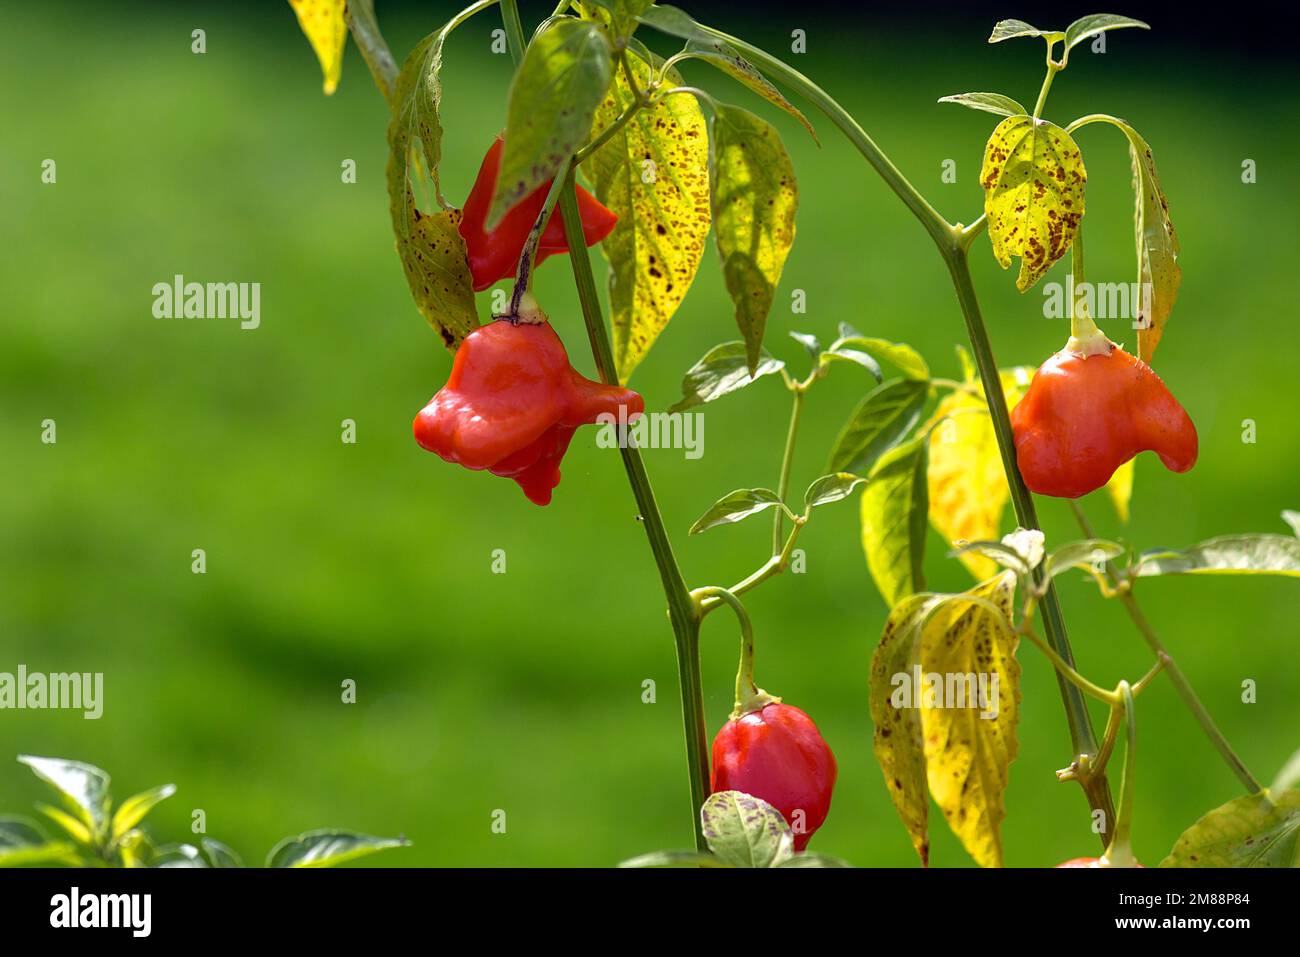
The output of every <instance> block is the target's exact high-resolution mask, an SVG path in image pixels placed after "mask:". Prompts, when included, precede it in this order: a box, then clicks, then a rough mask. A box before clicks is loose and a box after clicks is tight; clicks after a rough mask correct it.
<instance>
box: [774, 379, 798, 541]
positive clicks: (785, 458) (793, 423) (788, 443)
mask: <svg viewBox="0 0 1300 957" xmlns="http://www.w3.org/2000/svg"><path fill="white" fill-rule="evenodd" d="M792 391H793V392H794V406H793V408H792V409H791V410H790V428H789V430H788V431H787V432H786V435H785V451H784V452H783V453H782V454H781V476H780V479H779V480H778V482H777V486H776V494H777V497H778V498H779V499H781V501H782V502H784V501H785V496H786V493H787V492H788V491H789V490H790V469H791V466H793V465H794V442H795V439H796V438H797V437H798V435H799V416H800V414H801V413H802V412H803V399H804V389H803V388H802V387H801V386H798V385H796V386H795V388H794V389H793V390H792ZM784 532H785V512H784V510H783V509H779V508H778V509H777V510H776V517H775V518H774V519H773V520H772V554H773V555H780V554H781V537H782V535H783V534H784Z"/></svg>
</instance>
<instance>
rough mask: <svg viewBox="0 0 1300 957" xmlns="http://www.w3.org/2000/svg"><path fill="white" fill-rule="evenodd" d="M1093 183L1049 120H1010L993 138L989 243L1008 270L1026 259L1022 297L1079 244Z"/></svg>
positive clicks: (987, 175) (987, 174)
mask: <svg viewBox="0 0 1300 957" xmlns="http://www.w3.org/2000/svg"><path fill="white" fill-rule="evenodd" d="M1087 178H1088V177H1087V173H1086V171H1085V170H1084V168H1083V158H1082V156H1081V155H1080V153H1079V147H1078V146H1076V145H1075V143H1074V140H1072V139H1071V138H1070V134H1069V133H1067V132H1065V130H1063V129H1061V128H1060V127H1058V126H1054V125H1053V124H1051V123H1048V122H1047V121H1046V120H1035V119H1033V118H1031V117H1028V116H1012V117H1008V118H1007V119H1005V120H1003V121H1002V122H1001V123H999V124H998V127H997V129H995V130H994V131H993V135H992V136H990V137H989V141H988V145H987V146H986V147H985V150H984V165H983V167H982V168H981V170H980V185H982V186H983V187H984V212H985V213H986V214H987V215H988V221H989V239H990V241H991V242H992V244H993V255H994V256H995V257H996V258H997V261H998V263H999V264H1000V265H1001V266H1002V268H1003V269H1006V268H1008V267H1009V266H1010V265H1011V257H1012V256H1019V257H1020V275H1019V277H1018V278H1017V279H1016V288H1017V289H1019V290H1020V291H1021V292H1024V291H1025V290H1026V289H1028V288H1029V287H1031V286H1032V285H1033V284H1034V283H1036V282H1038V280H1039V279H1040V278H1041V277H1042V275H1043V273H1045V272H1047V270H1048V268H1049V267H1050V266H1051V265H1052V264H1053V263H1054V262H1056V261H1057V260H1058V259H1060V258H1061V257H1062V256H1064V255H1065V253H1066V251H1067V250H1068V249H1069V248H1070V245H1071V243H1073V242H1074V234H1075V232H1076V231H1077V230H1078V227H1079V220H1080V219H1081V218H1082V217H1083V192H1084V184H1085V183H1086V182H1087Z"/></svg>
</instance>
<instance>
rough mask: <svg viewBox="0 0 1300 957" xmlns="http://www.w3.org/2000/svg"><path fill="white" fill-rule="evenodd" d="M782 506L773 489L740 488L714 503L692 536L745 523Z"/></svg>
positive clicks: (691, 532) (694, 528) (699, 521)
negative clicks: (720, 526) (772, 508)
mask: <svg viewBox="0 0 1300 957" xmlns="http://www.w3.org/2000/svg"><path fill="white" fill-rule="evenodd" d="M780 504H781V497H780V496H779V495H777V494H776V493H775V492H773V491H772V490H771V489H768V488H739V489H736V491H734V492H731V493H730V494H728V495H725V496H723V497H722V498H720V499H718V501H716V502H714V503H713V505H711V506H710V507H709V510H708V511H707V512H705V513H704V514H703V515H701V516H700V517H699V519H698V520H697V521H696V522H695V524H694V525H692V526H691V530H690V534H691V535H698V534H699V533H700V532H706V531H708V530H709V529H711V528H716V527H717V526H719V525H730V524H733V523H735V522H743V521H744V520H745V519H747V518H749V516H751V515H757V514H758V513H759V512H762V511H765V510H766V509H769V508H771V507H772V506H773V505H780Z"/></svg>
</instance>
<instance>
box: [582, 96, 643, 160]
mask: <svg viewBox="0 0 1300 957" xmlns="http://www.w3.org/2000/svg"><path fill="white" fill-rule="evenodd" d="M645 105H646V104H645V98H644V97H637V98H636V99H635V100H633V101H632V102H631V103H629V104H628V105H627V107H626V108H624V110H623V112H622V113H620V114H619V115H618V117H617V118H616V119H615V120H614V122H613V123H610V124H609V126H607V127H605V128H604V129H603V130H601V131H600V134H599V135H598V136H597V137H596V138H595V139H594V140H592V141H591V142H590V143H588V144H587V145H586V146H584V147H583V148H582V149H580V150H578V152H577V153H575V154H574V157H573V165H574V166H579V165H581V163H582V162H583V161H584V160H586V159H587V158H588V157H590V156H591V154H592V153H594V152H596V150H598V149H600V148H601V147H602V146H604V145H605V144H606V143H608V142H609V141H610V140H611V139H613V137H614V135H615V134H616V133H618V131H619V130H621V129H622V128H623V127H625V126H626V125H627V123H628V120H630V119H632V117H634V116H636V114H637V113H638V112H639V111H640V110H641V108H642V107H643V106H645Z"/></svg>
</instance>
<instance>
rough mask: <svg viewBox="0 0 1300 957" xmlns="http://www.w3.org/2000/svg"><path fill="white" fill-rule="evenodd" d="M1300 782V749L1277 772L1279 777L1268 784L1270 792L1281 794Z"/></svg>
mask: <svg viewBox="0 0 1300 957" xmlns="http://www.w3.org/2000/svg"><path fill="white" fill-rule="evenodd" d="M1297 784H1300V751H1297V752H1296V753H1295V754H1293V755H1291V760H1289V761H1287V763H1286V764H1284V765H1283V766H1282V769H1281V770H1280V771H1278V772H1277V777H1275V778H1274V779H1273V783H1272V784H1270V785H1269V786H1268V790H1269V793H1270V794H1281V793H1282V792H1283V791H1288V790H1290V789H1291V788H1293V787H1295V786H1296V785H1297Z"/></svg>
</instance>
